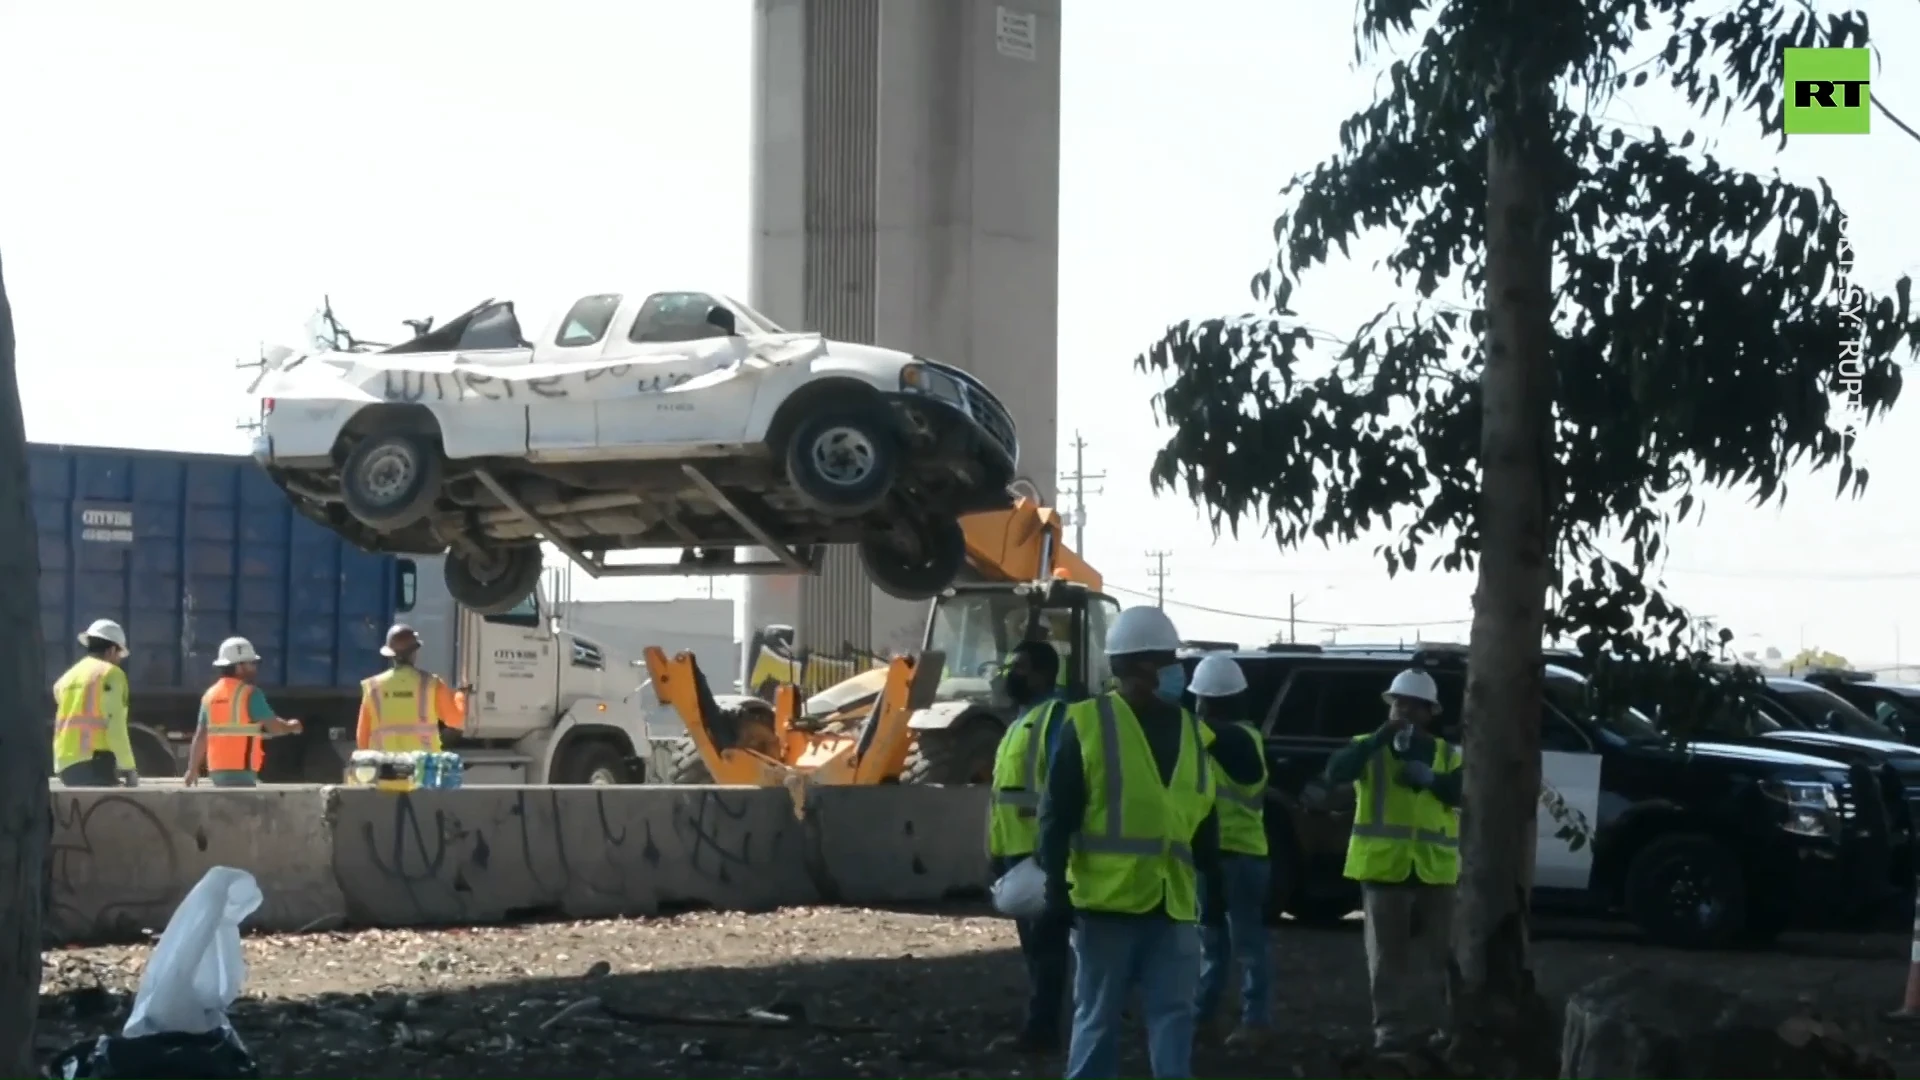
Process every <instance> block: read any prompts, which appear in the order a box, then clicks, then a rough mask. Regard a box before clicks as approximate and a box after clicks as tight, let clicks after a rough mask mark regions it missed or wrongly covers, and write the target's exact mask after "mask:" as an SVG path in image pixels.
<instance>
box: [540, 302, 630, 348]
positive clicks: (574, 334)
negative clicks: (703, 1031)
mask: <svg viewBox="0 0 1920 1080" xmlns="http://www.w3.org/2000/svg"><path fill="white" fill-rule="evenodd" d="M619 309H620V294H619V293H601V294H599V295H598V296H583V297H581V298H580V299H578V300H575V301H574V302H573V306H572V307H570V308H568V309H567V317H566V318H564V319H562V320H560V332H559V333H558V334H555V335H554V338H553V343H554V344H555V345H558V346H559V347H561V348H563V349H577V348H579V347H581V346H583V345H598V344H599V343H600V339H601V338H603V337H606V336H607V327H609V326H612V325H613V316H614V313H615V312H616V311H618V310H619Z"/></svg>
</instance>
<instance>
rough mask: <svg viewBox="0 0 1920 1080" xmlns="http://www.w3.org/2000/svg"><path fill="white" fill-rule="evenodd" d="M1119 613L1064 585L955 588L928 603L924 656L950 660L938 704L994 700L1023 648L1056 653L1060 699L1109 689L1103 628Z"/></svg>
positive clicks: (1100, 598)
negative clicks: (1043, 645) (1011, 657)
mask: <svg viewBox="0 0 1920 1080" xmlns="http://www.w3.org/2000/svg"><path fill="white" fill-rule="evenodd" d="M1119 613H1120V605H1119V603H1118V602H1117V601H1115V600H1114V599H1113V598H1112V597H1109V596H1106V595H1103V594H1101V593H1097V592H1094V591H1093V590H1091V589H1088V588H1087V587H1086V586H1084V585H1077V584H1074V583H1073V582H1069V581H1060V580H1055V581H1047V582H1032V583H1029V584H1022V585H1013V586H1008V585H1005V584H981V585H955V586H954V587H953V588H951V589H949V590H947V592H946V593H944V594H943V595H941V596H940V597H939V598H938V599H936V600H935V601H934V603H933V611H932V613H931V614H930V616H929V618H928V622H927V635H926V642H927V645H926V647H927V649H928V650H929V651H932V650H938V651H940V652H942V653H944V654H945V655H946V657H947V674H946V676H945V677H944V678H942V679H941V681H940V688H939V690H938V692H937V694H936V700H941V701H951V700H957V699H961V698H971V699H975V700H981V701H985V700H988V699H990V698H992V697H995V696H997V694H998V691H997V689H996V683H995V680H996V677H997V676H998V675H999V674H1000V668H1001V666H1002V665H1003V664H1004V663H1005V662H1006V658H1007V654H1008V653H1009V652H1011V651H1012V650H1013V647H1014V646H1016V645H1018V644H1020V643H1021V642H1023V641H1045V642H1048V643H1049V644H1051V645H1052V646H1053V647H1054V649H1055V650H1056V651H1057V652H1059V654H1060V683H1059V689H1060V692H1061V693H1063V694H1065V695H1066V696H1067V699H1068V700H1070V701H1079V700H1081V699H1084V698H1086V697H1089V696H1091V695H1092V694H1093V693H1097V692H1100V691H1102V690H1105V689H1107V688H1108V685H1109V684H1110V683H1111V682H1112V679H1113V671H1112V669H1111V668H1109V667H1108V666H1107V656H1106V650H1105V642H1106V640H1107V627H1109V626H1111V625H1112V624H1113V620H1114V618H1115V616H1117V615H1118V614H1119Z"/></svg>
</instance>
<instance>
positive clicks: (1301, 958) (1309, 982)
mask: <svg viewBox="0 0 1920 1080" xmlns="http://www.w3.org/2000/svg"><path fill="white" fill-rule="evenodd" d="M1358 929H1359V925H1358V923H1353V924H1351V925H1349V926H1347V927H1344V928H1340V929H1333V930H1313V929H1306V928H1300V927H1295V926H1292V925H1287V926H1283V927H1281V928H1279V929H1278V930H1277V931H1276V932H1275V935H1274V944H1273V948H1274V962H1275V978H1276V983H1277V986H1276V995H1275V997H1276V1001H1275V1020H1276V1023H1277V1031H1276V1034H1275V1036H1274V1037H1273V1038H1272V1039H1271V1040H1270V1041H1269V1042H1268V1043H1267V1044H1266V1045H1264V1046H1262V1047H1260V1048H1258V1049H1257V1050H1245V1051H1242V1050H1238V1049H1236V1050H1235V1051H1233V1052H1229V1051H1227V1050H1224V1049H1221V1048H1218V1047H1217V1046H1203V1047H1202V1048H1201V1050H1200V1052H1199V1053H1198V1055H1197V1057H1196V1061H1195V1065H1196V1068H1197V1070H1198V1073H1199V1075H1201V1076H1209V1077H1255V1076H1261V1077H1273V1076H1281V1077H1286V1076H1303V1077H1304V1076H1331V1075H1339V1074H1340V1073H1341V1072H1342V1067H1343V1065H1342V1063H1343V1062H1346V1061H1350V1059H1351V1053H1352V1051H1353V1050H1354V1049H1355V1047H1357V1046H1359V1045H1362V1044H1363V1043H1364V1041H1365V1038H1366V1027H1367V1004H1366V979H1365V975H1364V961H1363V957H1362V951H1361V943H1360V934H1359V932H1358ZM1540 936H1541V938H1542V940H1540V941H1538V942H1537V946H1536V950H1535V965H1536V970H1537V972H1538V975H1539V978H1540V982H1541V984H1542V988H1543V990H1545V992H1546V993H1548V994H1549V995H1550V996H1551V997H1552V998H1554V999H1555V1000H1556V1001H1561V1000H1564V999H1565V997H1566V996H1567V995H1568V994H1569V993H1570V992H1572V991H1574V990H1577V989H1578V988H1580V987H1581V986H1584V985H1586V984H1587V983H1590V982H1592V981H1593V980H1594V979H1597V978H1599V977H1601V976H1603V975H1607V974H1611V973H1615V972H1618V971H1622V970H1625V969H1628V968H1635V967H1652V968H1659V967H1662V966H1667V967H1670V968H1672V969H1674V970H1676V971H1684V972H1686V973H1687V974H1688V975H1689V976H1690V977H1692V978H1695V979H1702V980H1707V981H1710V982H1712V983H1714V984H1716V985H1720V986H1724V987H1727V988H1729V989H1733V990H1737V991H1739V992H1741V993H1743V994H1746V995H1750V996H1760V997H1765V998H1769V999H1773V1000H1776V1001H1778V1002H1780V1003H1782V1004H1783V1005H1790V1006H1791V1005H1805V1006H1808V1007H1810V1008H1811V1007H1817V1010H1816V1011H1817V1012H1818V1013H1819V1014H1820V1015H1821V1016H1824V1017H1828V1018H1832V1019H1833V1021H1835V1022H1839V1023H1845V1024H1847V1025H1848V1026H1849V1028H1850V1029H1851V1030H1853V1031H1854V1032H1856V1033H1857V1037H1858V1038H1859V1039H1860V1040H1861V1041H1863V1042H1864V1043H1868V1044H1871V1045H1873V1046H1875V1047H1879V1048H1882V1049H1883V1052H1884V1053H1885V1054H1886V1055H1887V1056H1888V1057H1890V1058H1891V1059H1892V1060H1893V1061H1894V1063H1895V1064H1896V1066H1897V1067H1898V1069H1899V1073H1900V1075H1902V1076H1914V1077H1920V1025H1915V1026H1913V1027H1905V1026H1900V1025H1897V1024H1891V1023H1888V1022H1886V1021H1884V1020H1882V1018H1881V1017H1882V1014H1883V1013H1884V1012H1886V1011H1887V1010H1889V1009H1891V1008H1893V1007H1895V1006H1896V1005H1898V1003H1899V1001H1900V995H1901V990H1902V987H1903V986H1904V984H1905V980H1906V967H1907V965H1906V959H1907V951H1908V942H1907V940H1906V939H1905V938H1904V937H1900V936H1883V935H1870V936H1840V935H1822V936H1817V937H1815V936H1808V937H1797V938H1789V939H1788V940H1787V941H1785V942H1783V943H1780V944H1778V945H1775V946H1773V947H1771V948H1769V949H1767V950H1764V951H1758V950H1757V951H1753V952H1743V953H1680V952H1672V951H1667V950H1661V949H1655V948H1651V947H1648V946H1645V945H1642V944H1640V943H1638V942H1637V941H1635V940H1634V938H1633V935H1632V932H1631V931H1629V930H1625V929H1618V928H1610V927H1609V928H1597V929H1596V928H1593V927H1570V928H1568V927H1552V926H1549V927H1546V928H1543V929H1542V931H1541V933H1540ZM245 944H246V954H247V963H248V966H249V972H248V979H247V993H246V995H245V996H244V997H243V998H242V999H241V1000H240V1001H239V1002H238V1003H236V1006H235V1008H234V1011H233V1021H234V1024H235V1027H236V1028H237V1029H238V1030H239V1032H240V1034H241V1036H242V1037H243V1038H244V1039H245V1040H246V1041H247V1043H248V1045H249V1046H250V1047H251V1048H252V1049H253V1051H254V1053H255V1055H256V1056H257V1057H258V1058H259V1059H260V1071H261V1075H263V1076H276V1077H362V1076H396V1077H399V1076H405V1077H502V1078H504V1077H549V1076H550V1077H586V1076H605V1077H615V1076H635V1075H641V1076H685V1077H760V1076H766V1077H849V1076H884V1077H1007V1076H1048V1075H1052V1076H1058V1075H1060V1065H1059V1061H1058V1059H1057V1058H1053V1059H1049V1058H1031V1057H1023V1056H1021V1055H1019V1054H1017V1053H1015V1052H1014V1051H1013V1050H1012V1049H1010V1047H1009V1046H1008V1040H1006V1039H1005V1038H1003V1037H1004V1036H1005V1035H1007V1034H1009V1033H1010V1032H1011V1031H1013V1029H1014V1028H1015V1026H1016V1024H1017V1018H1018V1016H1019V1014H1020V1008H1021V995H1022V994H1023V992H1024V989H1023V985H1024V984H1023V979H1024V976H1023V972H1022V968H1021V965H1020V959H1019V955H1018V953H1017V951H1016V947H1015V943H1014V935H1013V929H1012V927H1011V925H1010V924H1008V923H1006V922H1004V921H1002V920H998V919H994V918H991V917H987V916H985V915H982V914H979V913H977V912H942V913H901V912H886V911H872V910H860V909H847V908H809V909H793V910H787V911H780V912H772V913H766V914H755V915H749V914H738V913H719V912H702V913H695V914H687V915H680V916H675V917H671V918H658V919H641V920H626V921H621V920H610V921H600V922H581V923H552V924H541V925H529V926H514V927H481V928H475V929H463V930H440V931H426V932H419V931H402V930H374V931H360V932H352V933H317V934H307V935H298V936H296V935H280V936H262V937H252V938H248V939H247V940H246V943H245ZM148 952H149V950H148V949H147V948H145V947H110V948H92V949H72V950H65V951H59V952H52V953H49V954H48V955H47V957H46V971H45V977H44V982H43V989H42V999H41V1023H40V1031H39V1042H40V1045H41V1047H42V1049H43V1050H44V1051H45V1053H47V1054H51V1053H53V1052H55V1051H57V1050H59V1049H60V1048H63V1047H65V1046H67V1045H70V1044H71V1043H73V1042H75V1041H76V1040H78V1039H80V1038H83V1037H87V1036H91V1035H93V1034H97V1033H99V1032H101V1031H105V1030H111V1029H117V1028H118V1026H119V1024H120V1023H121V1022H123V1021H124V1020H125V1017H126V1014H127V1011H128V1009H129V1008H130V1007H131V1005H132V1001H133V990H134V988H135V987H136V986H137V985H138V984H139V979H140V972H141V970H142V968H143V967H144V965H145V963H146V957H147V953H148ZM1143 1049H1144V1047H1143V1046H1142V1045H1141V1040H1140V1039H1139V1038H1138V1037H1135V1038H1134V1039H1132V1040H1130V1045H1129V1047H1128V1057H1127V1059H1126V1060H1125V1061H1124V1062H1123V1066H1122V1068H1123V1074H1124V1075H1135V1076H1144V1075H1147V1069H1146V1061H1145V1058H1144V1053H1143ZM1348 1067H1349V1068H1350V1066H1348Z"/></svg>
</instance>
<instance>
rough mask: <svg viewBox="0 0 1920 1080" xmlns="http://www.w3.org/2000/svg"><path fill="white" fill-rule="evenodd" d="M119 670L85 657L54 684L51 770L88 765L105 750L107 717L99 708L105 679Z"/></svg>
mask: <svg viewBox="0 0 1920 1080" xmlns="http://www.w3.org/2000/svg"><path fill="white" fill-rule="evenodd" d="M117 670H119V669H118V668H116V667H114V665H112V664H109V663H107V662H106V661H105V660H102V659H100V658H99V657H97V656H85V657H81V658H80V662H79V663H77V664H75V665H73V666H72V667H70V668H68V669H67V673H66V674H64V675H62V676H60V678H59V680H58V681H57V682H55V683H54V684H53V696H54V713H53V770H54V771H55V772H59V771H60V770H62V769H65V768H67V767H68V766H71V765H78V764H79V763H81V762H83V761H90V760H92V758H93V755H94V752H95V751H98V750H107V749H110V747H109V746H108V744H107V713H106V709H105V708H104V707H103V706H102V704H101V698H102V696H103V694H104V692H105V690H106V685H107V676H109V675H111V674H113V673H114V672H115V671H117Z"/></svg>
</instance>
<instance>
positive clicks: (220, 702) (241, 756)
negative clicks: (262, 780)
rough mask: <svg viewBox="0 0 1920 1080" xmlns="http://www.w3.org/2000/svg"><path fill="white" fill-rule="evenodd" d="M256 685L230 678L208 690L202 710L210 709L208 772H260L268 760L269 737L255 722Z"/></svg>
mask: <svg viewBox="0 0 1920 1080" xmlns="http://www.w3.org/2000/svg"><path fill="white" fill-rule="evenodd" d="M254 693H255V691H254V689H253V686H252V684H250V683H248V682H246V681H245V680H242V679H236V678H234V677H232V676H230V675H229V676H227V677H225V678H222V679H220V680H219V681H217V682H215V683H214V684H213V685H212V686H211V687H208V688H207V692H206V694H205V695H203V696H202V697H201V698H200V707H201V708H203V709H205V710H207V771H209V772H256V773H257V772H259V771H260V766H261V765H262V764H263V763H264V762H265V761H266V759H267V748H266V747H265V746H263V745H261V742H260V740H261V737H262V736H264V735H265V734H266V732H265V730H264V729H262V728H261V727H260V725H259V724H256V723H254V722H253V713H252V712H251V711H250V709H249V706H251V705H252V704H253V695H254Z"/></svg>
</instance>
